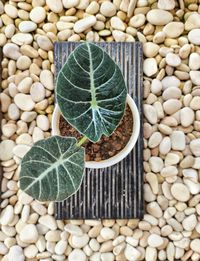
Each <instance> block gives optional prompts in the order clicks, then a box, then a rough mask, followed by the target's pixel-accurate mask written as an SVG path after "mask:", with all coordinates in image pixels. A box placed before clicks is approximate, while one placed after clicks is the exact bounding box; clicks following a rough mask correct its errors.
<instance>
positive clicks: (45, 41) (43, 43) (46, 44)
mask: <svg viewBox="0 0 200 261" xmlns="http://www.w3.org/2000/svg"><path fill="white" fill-rule="evenodd" d="M37 44H38V45H39V47H40V48H41V49H43V50H45V51H47V52H48V51H50V50H52V49H53V44H52V42H51V40H50V39H49V38H48V37H47V36H46V35H40V36H38V37H37Z"/></svg>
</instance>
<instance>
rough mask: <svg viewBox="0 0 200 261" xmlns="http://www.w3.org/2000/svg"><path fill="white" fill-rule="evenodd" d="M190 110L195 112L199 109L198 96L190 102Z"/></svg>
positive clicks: (199, 100)
mask: <svg viewBox="0 0 200 261" xmlns="http://www.w3.org/2000/svg"><path fill="white" fill-rule="evenodd" d="M190 108H191V109H193V110H195V111H196V110H199V109H200V97H199V96H196V97H193V98H192V101H191V102H190Z"/></svg>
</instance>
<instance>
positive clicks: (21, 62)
mask: <svg viewBox="0 0 200 261" xmlns="http://www.w3.org/2000/svg"><path fill="white" fill-rule="evenodd" d="M16 65H17V68H18V69H20V70H22V71H23V70H26V69H28V68H29V67H30V65H31V59H30V58H29V57H28V56H25V55H22V56H20V57H19V58H18V59H17V63H16Z"/></svg>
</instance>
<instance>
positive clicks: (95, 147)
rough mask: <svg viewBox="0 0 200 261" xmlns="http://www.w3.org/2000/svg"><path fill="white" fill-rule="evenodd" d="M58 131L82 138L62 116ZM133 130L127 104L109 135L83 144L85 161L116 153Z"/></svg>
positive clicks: (98, 159) (104, 157) (108, 156)
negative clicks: (118, 122) (120, 118)
mask: <svg viewBox="0 0 200 261" xmlns="http://www.w3.org/2000/svg"><path fill="white" fill-rule="evenodd" d="M59 127H60V133H61V135H62V136H69V137H75V138H77V139H78V140H80V139H81V138H82V136H81V135H80V134H79V132H78V131H77V130H76V129H74V128H73V127H72V126H71V125H70V124H69V123H68V122H67V121H66V120H65V119H64V118H63V117H62V116H61V117H60V125H59ZM132 130H133V117H132V113H131V110H130V108H129V106H127V107H126V111H125V114H124V117H123V118H122V120H121V123H120V125H119V126H118V127H117V129H116V130H115V132H114V133H113V134H112V135H111V136H110V137H106V136H102V138H101V139H100V141H99V142H97V143H92V142H91V141H87V142H86V143H85V144H84V145H82V146H84V147H85V149H86V158H85V160H86V161H101V160H105V159H108V158H110V157H112V156H114V155H116V154H117V153H118V152H119V151H120V150H122V149H123V148H124V147H125V146H126V144H127V143H128V141H129V139H130V136H131V134H132Z"/></svg>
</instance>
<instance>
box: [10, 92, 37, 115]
mask: <svg viewBox="0 0 200 261" xmlns="http://www.w3.org/2000/svg"><path fill="white" fill-rule="evenodd" d="M14 102H15V104H16V105H17V107H18V108H20V109H21V110H23V111H31V110H32V109H33V108H34V106H35V103H34V102H33V101H32V99H31V96H30V95H26V94H23V93H18V94H17V95H16V96H15V97H14Z"/></svg>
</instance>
